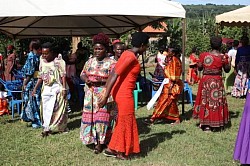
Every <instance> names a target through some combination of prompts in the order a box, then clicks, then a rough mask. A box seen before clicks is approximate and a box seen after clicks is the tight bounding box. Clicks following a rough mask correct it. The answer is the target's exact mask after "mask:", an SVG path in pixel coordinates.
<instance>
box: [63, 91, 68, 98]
mask: <svg viewBox="0 0 250 166" xmlns="http://www.w3.org/2000/svg"><path fill="white" fill-rule="evenodd" d="M62 96H63V98H64V99H67V90H62Z"/></svg>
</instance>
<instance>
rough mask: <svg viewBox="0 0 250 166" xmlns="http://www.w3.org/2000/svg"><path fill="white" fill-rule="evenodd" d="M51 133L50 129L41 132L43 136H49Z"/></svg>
mask: <svg viewBox="0 0 250 166" xmlns="http://www.w3.org/2000/svg"><path fill="white" fill-rule="evenodd" d="M49 134H50V131H43V132H42V133H41V136H42V137H47V136H49Z"/></svg>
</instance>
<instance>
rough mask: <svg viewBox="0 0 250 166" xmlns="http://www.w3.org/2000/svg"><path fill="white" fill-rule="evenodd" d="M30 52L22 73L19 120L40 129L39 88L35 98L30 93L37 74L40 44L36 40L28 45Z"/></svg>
mask: <svg viewBox="0 0 250 166" xmlns="http://www.w3.org/2000/svg"><path fill="white" fill-rule="evenodd" d="M29 49H30V52H29V54H28V57H27V60H26V62H25V65H24V66H23V69H22V72H23V74H24V81H23V100H24V102H23V110H22V113H21V119H23V121H25V122H32V127H33V128H39V127H41V126H42V125H41V119H40V112H39V107H40V100H41V88H38V89H37V91H36V96H32V95H31V93H32V91H33V89H34V86H35V85H36V82H37V80H38V78H37V74H38V69H39V62H40V56H39V53H38V52H39V50H40V49H41V44H40V42H39V41H38V40H32V41H31V42H30V45H29Z"/></svg>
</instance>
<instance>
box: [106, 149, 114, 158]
mask: <svg viewBox="0 0 250 166" xmlns="http://www.w3.org/2000/svg"><path fill="white" fill-rule="evenodd" d="M103 154H104V155H105V156H107V157H116V153H113V152H110V151H108V150H104V152H103Z"/></svg>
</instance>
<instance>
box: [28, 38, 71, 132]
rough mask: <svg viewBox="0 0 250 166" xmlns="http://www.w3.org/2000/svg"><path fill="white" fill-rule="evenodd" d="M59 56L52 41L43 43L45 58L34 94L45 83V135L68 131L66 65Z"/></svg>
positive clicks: (42, 110) (43, 102) (41, 63)
mask: <svg viewBox="0 0 250 166" xmlns="http://www.w3.org/2000/svg"><path fill="white" fill-rule="evenodd" d="M57 56H58V51H57V49H56V48H55V47H53V45H52V44H51V43H49V42H47V43H44V44H43V45H42V57H43V59H41V62H40V66H39V76H38V81H37V84H36V86H35V88H34V90H33V92H32V95H33V96H34V95H35V93H36V91H37V89H38V87H39V86H40V85H41V84H42V83H43V86H42V92H41V96H42V102H41V103H42V104H41V112H42V119H43V128H44V131H43V132H42V136H43V137H46V136H48V135H49V134H50V133H52V132H66V131H67V120H68V115H67V111H66V108H67V98H66V96H67V89H66V86H67V84H66V65H65V62H64V60H63V59H62V57H61V56H58V57H57Z"/></svg>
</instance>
